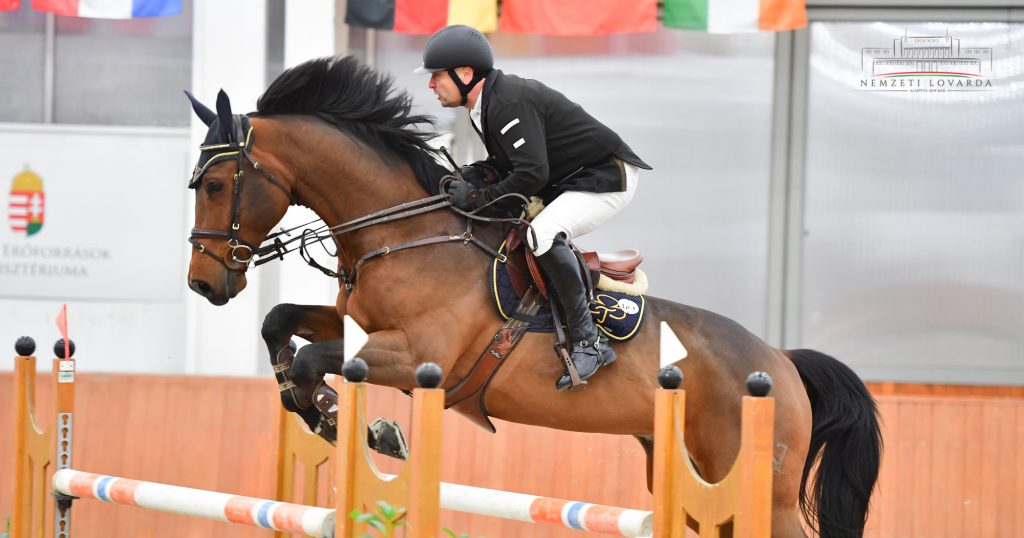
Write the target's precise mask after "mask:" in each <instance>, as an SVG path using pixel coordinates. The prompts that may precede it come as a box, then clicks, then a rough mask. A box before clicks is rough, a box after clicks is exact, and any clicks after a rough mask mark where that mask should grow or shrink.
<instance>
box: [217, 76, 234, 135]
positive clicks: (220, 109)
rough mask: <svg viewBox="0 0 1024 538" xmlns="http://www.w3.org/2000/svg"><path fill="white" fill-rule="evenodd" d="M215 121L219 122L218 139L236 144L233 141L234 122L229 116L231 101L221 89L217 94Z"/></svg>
mask: <svg viewBox="0 0 1024 538" xmlns="http://www.w3.org/2000/svg"><path fill="white" fill-rule="evenodd" d="M217 119H219V120H220V139H221V140H224V141H226V142H237V140H235V130H234V127H235V122H234V118H233V117H232V116H231V100H229V99H228V94H227V93H225V92H224V90H223V89H222V90H221V91H220V92H218V93H217Z"/></svg>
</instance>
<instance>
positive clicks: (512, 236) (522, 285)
mask: <svg viewBox="0 0 1024 538" xmlns="http://www.w3.org/2000/svg"><path fill="white" fill-rule="evenodd" d="M522 230H523V228H522V227H519V226H516V227H513V228H512V229H511V230H509V232H508V235H507V236H506V237H505V257H506V262H505V264H506V265H507V266H508V268H509V271H508V277H509V280H510V281H511V282H512V289H513V290H515V292H516V294H518V295H519V296H520V297H522V296H523V295H524V294H525V293H526V291H527V290H528V289H530V286H531V285H533V284H534V283H536V284H537V288H538V290H539V291H540V292H541V294H543V295H544V296H545V297H547V287H546V286H545V285H544V279H543V278H540V277H538V276H537V275H539V274H540V272H539V271H540V268H539V267H537V260H535V259H534V258H533V254H532V253H531V252H530V249H528V248H526V241H525V240H524V239H523V232H522Z"/></svg>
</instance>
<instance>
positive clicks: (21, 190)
mask: <svg viewBox="0 0 1024 538" xmlns="http://www.w3.org/2000/svg"><path fill="white" fill-rule="evenodd" d="M45 215H46V193H45V192H44V191H43V179H42V178H41V177H39V175H38V174H36V173H35V172H33V171H31V170H29V169H28V166H25V170H23V171H22V172H20V173H19V174H18V175H16V176H14V179H13V180H12V181H11V193H10V201H9V202H8V204H7V222H8V223H9V224H10V226H11V231H13V232H15V233H17V234H25V235H26V236H32V235H35V234H37V233H39V231H40V230H42V229H43V221H44V220H45Z"/></svg>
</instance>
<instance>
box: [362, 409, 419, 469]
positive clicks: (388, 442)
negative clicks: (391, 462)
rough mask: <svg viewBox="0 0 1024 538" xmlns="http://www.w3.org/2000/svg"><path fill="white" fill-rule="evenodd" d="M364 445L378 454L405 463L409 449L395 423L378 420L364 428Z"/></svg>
mask: <svg viewBox="0 0 1024 538" xmlns="http://www.w3.org/2000/svg"><path fill="white" fill-rule="evenodd" d="M366 444H367V445H368V446H369V447H370V448H371V449H373V450H374V451H376V452H377V453H379V454H384V455H385V456H390V457H392V458H395V459H400V460H402V461H405V460H406V458H408V457H409V447H408V446H407V445H406V444H405V436H404V435H402V428H401V427H400V426H399V425H398V423H397V422H394V421H391V420H387V419H384V418H378V419H377V420H375V421H373V424H370V425H369V426H367V428H366Z"/></svg>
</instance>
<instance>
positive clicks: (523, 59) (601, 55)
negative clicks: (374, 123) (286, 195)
mask: <svg viewBox="0 0 1024 538" xmlns="http://www.w3.org/2000/svg"><path fill="white" fill-rule="evenodd" d="M379 36H380V45H379V47H380V48H379V51H380V53H379V55H378V58H379V62H378V63H379V66H380V67H381V68H384V69H388V70H391V71H392V72H393V73H395V74H396V76H397V77H398V78H399V80H400V81H401V82H403V83H406V81H408V82H407V84H408V85H409V86H408V87H410V88H412V90H413V91H414V94H415V98H416V99H417V102H419V103H421V104H425V105H426V106H425V109H426V110H429V111H431V112H432V113H434V114H443V115H442V116H441V117H442V122H443V124H450V122H451V121H452V118H453V117H454V113H453V112H451V111H444V112H443V113H442V111H441V109H440V107H438V105H437V100H436V99H435V98H434V96H433V93H432V92H431V91H430V90H429V89H428V88H427V79H426V77H425V76H418V77H417V76H414V75H410V74H408V73H409V71H410V70H411V69H412V68H414V67H416V66H418V65H419V64H420V56H421V54H422V46H423V42H424V41H425V40H423V39H421V38H410V37H406V36H396V35H393V34H390V33H384V32H382V33H380V34H379ZM494 46H495V53H496V66H497V67H498V68H500V69H502V70H504V71H505V72H508V73H515V74H518V75H521V76H525V77H529V78H536V79H538V80H541V81H542V82H544V83H545V84H547V85H548V86H551V87H553V88H555V89H557V90H559V91H561V92H563V93H565V94H566V95H567V96H568V97H569V98H570V99H572V100H574V101H576V102H578V103H580V104H581V105H583V107H584V108H586V109H587V111H588V112H590V113H591V114H592V115H593V116H595V117H596V118H598V119H599V120H601V121H602V122H604V123H605V124H607V125H608V126H610V127H611V128H612V129H614V130H615V131H616V132H618V133H619V134H620V135H621V136H622V138H623V139H624V140H625V141H626V142H627V143H628V144H629V145H630V146H631V147H632V148H633V149H634V150H635V151H636V152H637V154H638V155H640V156H641V157H642V158H644V159H645V160H646V161H647V162H648V163H650V164H651V165H652V166H654V171H652V172H645V173H643V174H642V175H641V176H640V188H639V191H638V193H637V196H636V198H634V200H633V202H632V204H631V205H630V206H629V207H628V208H626V210H625V211H623V213H621V214H620V215H618V216H617V217H616V218H615V219H613V220H612V221H610V222H609V223H607V224H605V225H604V226H603V227H602V228H600V229H598V230H597V231H595V232H593V233H591V234H590V235H587V236H585V237H584V238H583V239H581V240H580V241H579V243H580V244H581V245H582V246H584V247H586V248H590V249H598V250H617V249H622V248H639V249H640V250H641V251H642V252H643V253H644V256H645V260H644V264H643V266H642V267H643V269H644V270H645V271H646V272H647V275H648V277H649V278H650V281H651V293H652V294H654V295H657V296H661V297H666V298H669V299H673V300H676V301H679V302H683V303H687V304H691V305H695V306H700V307H703V308H707V309H710V310H714V311H717V312H720V313H722V314H725V315H727V316H730V317H732V318H734V319H737V320H738V321H740V322H741V323H743V324H744V325H746V326H747V327H748V328H750V329H751V330H752V331H754V332H756V333H759V334H763V332H764V328H765V303H766V297H767V293H766V278H767V277H766V266H767V264H766V255H767V237H768V231H767V222H768V180H769V153H770V152H769V150H770V140H771V136H770V121H771V98H772V70H773V56H772V55H773V49H774V36H773V35H772V34H767V33H766V34H754V35H735V36H722V35H709V34H700V33H691V32H678V31H673V30H664V29H662V30H660V31H659V32H657V33H654V34H641V35H620V36H610V37H594V38H586V39H580V38H571V39H569V38H550V37H542V36H525V35H511V34H501V35H496V36H494ZM460 115H462V116H464V115H465V112H464V111H460ZM470 132H471V131H470Z"/></svg>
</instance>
